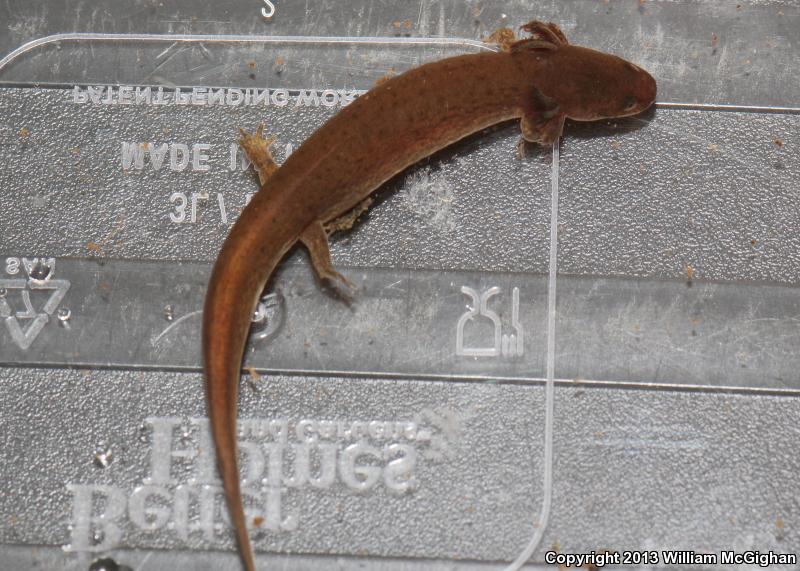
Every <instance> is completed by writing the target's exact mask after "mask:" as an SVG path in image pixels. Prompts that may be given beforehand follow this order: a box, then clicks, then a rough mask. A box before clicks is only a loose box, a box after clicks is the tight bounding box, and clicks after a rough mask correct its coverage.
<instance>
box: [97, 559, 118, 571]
mask: <svg viewBox="0 0 800 571" xmlns="http://www.w3.org/2000/svg"><path fill="white" fill-rule="evenodd" d="M89 571H122V570H121V569H120V566H119V563H117V562H116V561H114V560H113V559H111V558H110V557H104V558H103V559H96V560H94V561H93V562H92V564H91V565H89Z"/></svg>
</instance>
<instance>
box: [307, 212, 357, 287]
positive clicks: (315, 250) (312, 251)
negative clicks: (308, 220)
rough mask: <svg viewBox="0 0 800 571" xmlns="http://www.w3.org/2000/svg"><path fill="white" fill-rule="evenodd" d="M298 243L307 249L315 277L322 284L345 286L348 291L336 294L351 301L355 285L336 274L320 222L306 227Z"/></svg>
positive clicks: (326, 236)
mask: <svg viewBox="0 0 800 571" xmlns="http://www.w3.org/2000/svg"><path fill="white" fill-rule="evenodd" d="M300 241H301V242H303V245H305V247H306V248H307V249H308V254H309V256H310V257H311V265H312V266H313V267H314V272H315V273H316V274H317V277H318V278H319V279H320V280H321V281H324V282H338V283H340V284H342V285H343V286H345V287H346V288H347V289H348V290H349V291H347V292H345V291H342V290H341V289H339V288H337V290H336V291H337V293H338V294H339V295H341V296H342V297H343V298H344V299H345V301H351V300H352V294H353V293H355V292H356V290H357V289H358V288H357V287H356V286H355V284H353V283H352V282H351V281H350V280H348V279H347V278H346V277H344V276H343V275H342V274H340V273H339V272H337V271H336V270H335V269H334V268H333V264H332V263H331V250H330V245H329V244H328V235H327V233H326V232H325V228H324V227H323V226H322V223H321V222H314V223H312V224H311V225H310V226H308V227H307V228H306V229H305V230H304V231H303V233H302V234H301V235H300Z"/></svg>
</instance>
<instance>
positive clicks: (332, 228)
mask: <svg viewBox="0 0 800 571" xmlns="http://www.w3.org/2000/svg"><path fill="white" fill-rule="evenodd" d="M371 204H372V197H371V196H368V197H367V198H365V199H364V200H362V201H361V202H359V203H358V204H357V205H356V207H355V208H353V209H352V210H350V212H345V213H344V214H342V215H341V216H340V217H339V218H337V219H336V220H333V221H331V222H327V223H325V224H324V225H323V227H324V228H325V233H326V234H327V235H328V236H330V235H331V234H333V233H334V232H339V231H341V230H350V228H352V227H353V224H355V223H356V220H358V217H359V216H361V215H362V214H364V213H365V212H366V211H367V210H369V207H370V205H371Z"/></svg>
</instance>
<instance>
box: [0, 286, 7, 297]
mask: <svg viewBox="0 0 800 571" xmlns="http://www.w3.org/2000/svg"><path fill="white" fill-rule="evenodd" d="M6 295H8V290H7V289H6V288H4V287H0V299H3V298H4V297H5V296H6Z"/></svg>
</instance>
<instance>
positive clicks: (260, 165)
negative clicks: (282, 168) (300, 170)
mask: <svg viewBox="0 0 800 571" xmlns="http://www.w3.org/2000/svg"><path fill="white" fill-rule="evenodd" d="M263 132H264V125H263V124H261V125H259V126H258V127H256V132H255V133H248V132H247V131H245V130H244V129H239V134H240V136H239V144H240V145H241V146H242V148H243V149H244V152H245V154H246V155H247V158H248V160H249V161H250V162H251V163H253V168H255V169H256V172H257V173H258V180H260V181H261V186H264V184H265V183H266V182H267V181H268V180H269V178H270V177H271V176H272V173H274V172H275V171H276V170H278V165H277V163H276V162H275V159H273V158H272V153H270V152H269V147H270V145H272V143H274V142H275V137H266V138H265V137H264V136H263V134H262V133H263Z"/></svg>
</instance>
